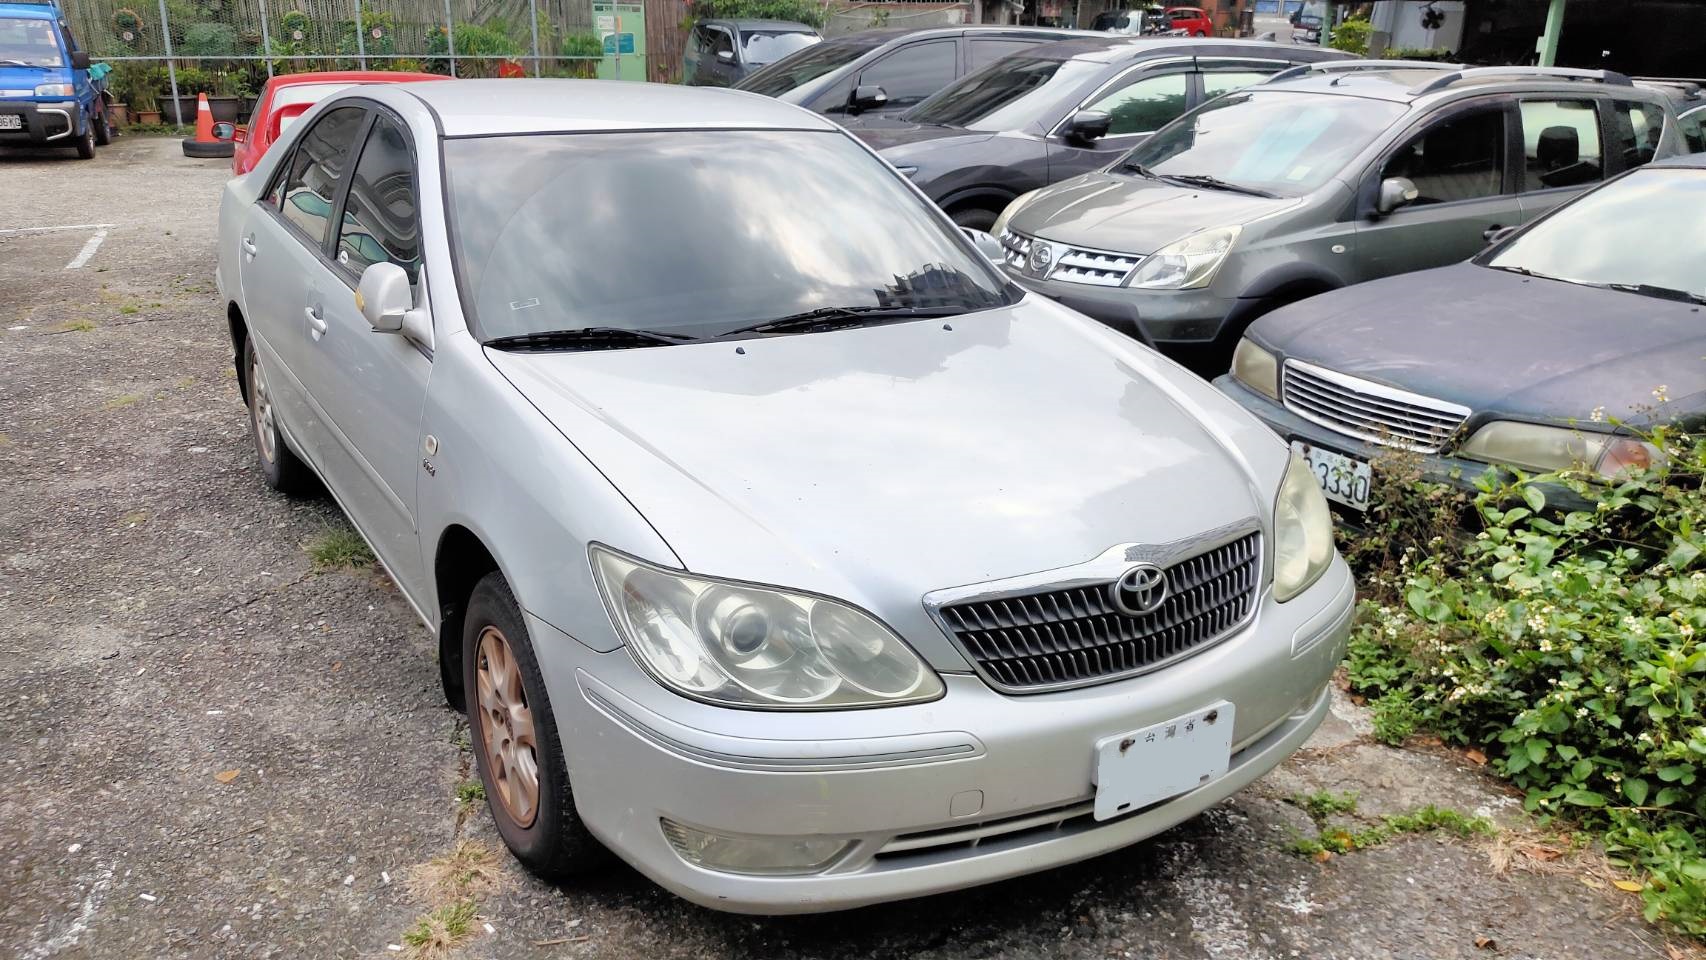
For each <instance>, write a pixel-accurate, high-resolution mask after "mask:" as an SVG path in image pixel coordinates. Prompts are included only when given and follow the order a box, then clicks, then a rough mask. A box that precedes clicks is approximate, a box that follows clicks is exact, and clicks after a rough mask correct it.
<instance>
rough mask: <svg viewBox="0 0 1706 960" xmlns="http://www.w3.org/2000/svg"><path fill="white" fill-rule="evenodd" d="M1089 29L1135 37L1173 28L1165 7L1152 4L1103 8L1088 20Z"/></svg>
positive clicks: (1160, 32)
mask: <svg viewBox="0 0 1706 960" xmlns="http://www.w3.org/2000/svg"><path fill="white" fill-rule="evenodd" d="M1090 29H1091V30H1093V31H1095V32H1096V33H1117V34H1120V35H1121V36H1126V37H1136V36H1144V35H1149V34H1164V33H1166V32H1168V31H1169V30H1171V29H1173V21H1172V20H1171V19H1170V18H1169V17H1168V16H1167V11H1166V8H1164V7H1162V6H1160V5H1159V4H1154V5H1151V6H1146V7H1132V8H1130V9H1126V10H1104V11H1102V12H1101V13H1098V14H1096V19H1094V20H1092V21H1090Z"/></svg>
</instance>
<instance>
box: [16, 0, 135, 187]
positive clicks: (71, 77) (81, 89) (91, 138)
mask: <svg viewBox="0 0 1706 960" xmlns="http://www.w3.org/2000/svg"><path fill="white" fill-rule="evenodd" d="M105 71H106V67H105V66H100V67H97V68H95V69H94V70H93V71H91V66H90V63H89V54H88V53H87V52H85V51H84V50H83V49H82V48H81V47H79V46H78V45H77V38H76V37H74V36H73V35H72V33H71V25H70V24H68V23H66V22H65V18H64V16H63V15H62V14H61V12H60V10H59V8H58V7H57V6H56V5H53V4H39V3H0V146H21V145H30V146H48V147H53V146H64V147H72V148H75V149H76V151H77V156H78V157H79V158H81V159H83V160H93V159H94V158H95V148H96V147H98V146H105V145H107V144H108V143H111V142H112V138H113V128H112V123H111V119H110V117H109V115H108V113H107V94H106V84H105V83H104V81H103V80H102V79H101V77H102V75H104V73H105Z"/></svg>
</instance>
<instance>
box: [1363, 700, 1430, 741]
mask: <svg viewBox="0 0 1706 960" xmlns="http://www.w3.org/2000/svg"><path fill="white" fill-rule="evenodd" d="M1368 709H1369V713H1370V715H1371V719H1372V720H1373V722H1374V739H1376V740H1379V741H1380V742H1381V743H1384V744H1387V745H1388V746H1393V747H1396V746H1397V745H1399V744H1400V743H1403V742H1404V741H1405V740H1408V739H1409V738H1410V734H1412V733H1415V732H1416V722H1417V721H1418V720H1420V719H1421V714H1420V713H1419V712H1418V711H1417V710H1416V705H1415V703H1413V702H1412V701H1411V700H1410V698H1409V697H1408V696H1406V695H1404V694H1403V693H1401V692H1399V691H1397V690H1391V691H1388V692H1387V693H1384V694H1382V695H1380V696H1378V697H1376V698H1374V699H1373V700H1370V701H1369V702H1368Z"/></svg>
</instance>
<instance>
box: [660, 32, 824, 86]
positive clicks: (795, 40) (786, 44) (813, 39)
mask: <svg viewBox="0 0 1706 960" xmlns="http://www.w3.org/2000/svg"><path fill="white" fill-rule="evenodd" d="M822 42H823V37H821V36H819V35H818V32H817V31H816V30H813V29H812V28H811V27H808V26H806V25H805V24H803V23H794V22H792V21H788V20H700V21H699V22H697V23H695V24H694V25H693V31H692V32H691V33H689V34H688V36H687V51H686V53H685V55H684V56H683V70H682V74H681V75H682V76H683V77H685V78H686V80H687V82H688V83H689V84H692V85H693V86H696V87H732V86H734V85H735V84H736V83H738V82H739V81H740V80H741V79H742V78H743V77H745V76H746V75H747V74H749V73H751V72H752V71H754V70H757V69H758V68H760V67H763V66H767V65H769V64H772V63H775V62H776V61H778V60H780V59H782V58H783V57H785V56H787V55H789V54H791V53H795V52H798V51H800V50H804V49H805V48H807V47H810V46H813V45H814V44H818V43H822Z"/></svg>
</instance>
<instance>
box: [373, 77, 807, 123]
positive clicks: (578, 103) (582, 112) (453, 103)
mask: <svg viewBox="0 0 1706 960" xmlns="http://www.w3.org/2000/svg"><path fill="white" fill-rule="evenodd" d="M345 95H348V94H347V93H346V94H340V96H345ZM360 95H361V96H368V97H371V98H373V99H376V100H380V101H382V102H383V101H386V100H389V99H391V98H392V97H396V96H412V97H414V98H415V99H417V100H420V101H421V102H422V103H425V104H426V105H427V106H428V107H430V108H431V109H432V111H433V113H434V114H436V115H437V117H438V124H439V130H440V131H441V132H442V133H443V134H444V135H445V136H446V137H479V136H502V135H505V134H520V133H541V132H565V133H576V132H586V131H592V130H674V129H684V128H704V129H717V128H721V129H729V128H755V127H756V128H763V129H771V130H783V129H786V130H834V129H836V126H835V124H833V123H831V122H830V121H829V120H828V119H826V118H824V117H821V116H818V115H817V114H815V113H812V112H811V111H809V110H805V109H803V108H800V107H796V106H794V105H792V104H788V103H783V102H782V101H780V100H775V99H772V98H770V97H762V96H759V95H758V94H755V93H745V92H743V91H739V90H731V89H727V88H723V87H688V86H676V85H673V84H661V83H631V82H626V81H621V80H543V79H531V78H529V79H520V78H517V79H505V80H444V81H441V82H438V83H416V84H395V85H390V84H387V85H381V86H375V87H373V88H371V89H369V90H364V91H362V93H361V94H360Z"/></svg>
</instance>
